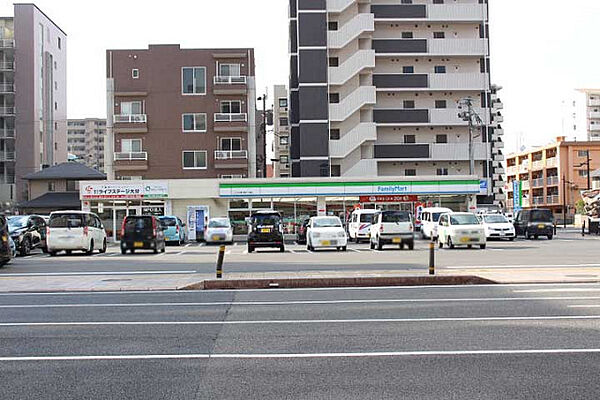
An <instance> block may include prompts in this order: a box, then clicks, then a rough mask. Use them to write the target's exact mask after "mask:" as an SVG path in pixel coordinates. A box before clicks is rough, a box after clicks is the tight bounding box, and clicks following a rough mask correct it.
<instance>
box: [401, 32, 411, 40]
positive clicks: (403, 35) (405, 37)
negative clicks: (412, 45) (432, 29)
mask: <svg viewBox="0 0 600 400" xmlns="http://www.w3.org/2000/svg"><path fill="white" fill-rule="evenodd" d="M412 38H413V33H412V32H402V39H412Z"/></svg>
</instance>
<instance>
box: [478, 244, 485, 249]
mask: <svg viewBox="0 0 600 400" xmlns="http://www.w3.org/2000/svg"><path fill="white" fill-rule="evenodd" d="M486 247H487V246H486V245H485V244H481V245H479V248H480V249H481V250H485V248H486Z"/></svg>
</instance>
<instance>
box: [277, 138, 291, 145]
mask: <svg viewBox="0 0 600 400" xmlns="http://www.w3.org/2000/svg"><path fill="white" fill-rule="evenodd" d="M279 144H280V145H281V146H287V145H288V144H289V138H288V137H287V136H281V137H280V138H279Z"/></svg>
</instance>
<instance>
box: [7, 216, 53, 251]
mask: <svg viewBox="0 0 600 400" xmlns="http://www.w3.org/2000/svg"><path fill="white" fill-rule="evenodd" d="M8 232H9V234H10V237H11V238H12V240H13V241H14V242H15V246H16V247H17V251H18V252H19V255H21V256H27V255H29V253H31V250H32V249H42V251H43V252H44V253H46V252H48V248H47V247H46V221H45V220H44V218H42V217H40V216H39V215H15V216H12V217H8Z"/></svg>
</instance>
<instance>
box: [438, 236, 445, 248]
mask: <svg viewBox="0 0 600 400" xmlns="http://www.w3.org/2000/svg"><path fill="white" fill-rule="evenodd" d="M438 245H439V247H440V249H443V248H444V242H442V239H441V238H439V239H438Z"/></svg>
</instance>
